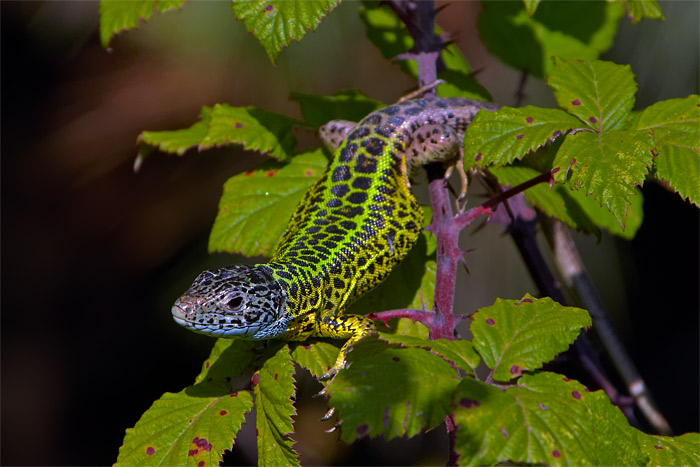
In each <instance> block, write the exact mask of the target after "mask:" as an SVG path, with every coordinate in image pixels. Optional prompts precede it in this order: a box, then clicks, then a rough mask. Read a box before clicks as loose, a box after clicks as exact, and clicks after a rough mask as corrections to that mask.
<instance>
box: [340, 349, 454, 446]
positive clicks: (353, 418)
mask: <svg viewBox="0 0 700 467" xmlns="http://www.w3.org/2000/svg"><path fill="white" fill-rule="evenodd" d="M348 360H349V362H350V366H349V367H348V368H346V369H345V370H343V371H341V372H339V373H338V375H337V376H336V377H335V379H334V380H333V381H332V382H331V383H330V384H329V385H328V387H327V389H326V391H327V393H328V394H330V405H331V406H332V407H335V408H336V409H337V411H338V416H339V418H340V419H341V420H342V421H343V425H342V429H341V430H342V431H341V439H342V440H343V441H344V442H347V443H351V442H352V441H354V440H355V439H357V438H361V437H363V436H371V437H375V436H378V435H383V436H384V439H386V440H390V439H392V438H395V437H397V436H408V437H411V436H414V435H416V434H417V433H418V432H419V431H421V430H422V429H426V428H433V427H435V426H437V425H438V424H440V423H442V421H443V419H444V417H445V415H447V414H448V413H449V411H450V403H451V397H452V392H453V391H454V389H455V387H456V386H457V383H459V379H458V377H457V373H456V371H455V369H454V368H453V367H452V365H451V364H450V363H448V362H447V361H446V360H445V359H444V358H442V357H440V356H439V355H435V354H433V353H431V352H428V351H426V350H423V349H421V348H416V347H411V348H397V347H396V346H390V345H389V344H388V343H386V342H383V341H379V340H377V337H369V338H365V339H364V340H362V341H360V342H359V343H357V344H355V345H354V346H353V349H352V352H350V354H349V359H348ZM428 381H429V382H430V384H426V382H428Z"/></svg>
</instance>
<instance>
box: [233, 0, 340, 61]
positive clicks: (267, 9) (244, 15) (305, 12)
mask: <svg viewBox="0 0 700 467" xmlns="http://www.w3.org/2000/svg"><path fill="white" fill-rule="evenodd" d="M339 3H340V0H234V1H233V2H232V6H233V12H234V14H235V15H236V19H239V20H241V21H243V24H245V27H246V29H247V30H248V32H250V33H251V34H252V35H254V36H255V37H256V39H258V40H259V41H260V44H261V45H262V46H263V47H264V48H265V52H267V55H268V57H270V60H272V62H273V63H274V62H275V61H277V55H278V54H279V52H280V50H282V49H283V48H284V47H286V46H288V45H289V44H290V43H291V42H292V41H300V40H301V38H302V37H304V36H305V35H306V34H307V33H308V32H309V31H315V30H316V28H317V27H318V26H319V25H320V24H321V20H322V19H323V18H324V17H325V16H326V15H327V14H328V13H330V12H331V10H333V9H334V8H335V7H337V6H338V4H339Z"/></svg>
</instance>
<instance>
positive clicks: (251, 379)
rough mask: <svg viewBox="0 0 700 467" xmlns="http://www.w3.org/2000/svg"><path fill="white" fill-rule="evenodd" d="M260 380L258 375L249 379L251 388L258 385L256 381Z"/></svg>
mask: <svg viewBox="0 0 700 467" xmlns="http://www.w3.org/2000/svg"><path fill="white" fill-rule="evenodd" d="M259 380H260V375H259V374H257V373H255V374H254V375H253V377H252V378H250V382H251V383H252V384H253V386H257V385H258V381H259Z"/></svg>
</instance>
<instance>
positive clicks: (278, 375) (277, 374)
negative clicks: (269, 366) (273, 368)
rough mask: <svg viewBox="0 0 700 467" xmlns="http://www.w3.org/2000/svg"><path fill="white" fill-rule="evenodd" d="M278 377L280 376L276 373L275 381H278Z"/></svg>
mask: <svg viewBox="0 0 700 467" xmlns="http://www.w3.org/2000/svg"><path fill="white" fill-rule="evenodd" d="M277 376H279V375H278V374H277V373H275V381H277Z"/></svg>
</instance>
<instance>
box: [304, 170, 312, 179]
mask: <svg viewBox="0 0 700 467" xmlns="http://www.w3.org/2000/svg"><path fill="white" fill-rule="evenodd" d="M313 174H314V171H313V170H311V169H307V170H306V172H304V175H306V176H307V177H310V176H312V175H313Z"/></svg>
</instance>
